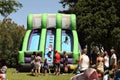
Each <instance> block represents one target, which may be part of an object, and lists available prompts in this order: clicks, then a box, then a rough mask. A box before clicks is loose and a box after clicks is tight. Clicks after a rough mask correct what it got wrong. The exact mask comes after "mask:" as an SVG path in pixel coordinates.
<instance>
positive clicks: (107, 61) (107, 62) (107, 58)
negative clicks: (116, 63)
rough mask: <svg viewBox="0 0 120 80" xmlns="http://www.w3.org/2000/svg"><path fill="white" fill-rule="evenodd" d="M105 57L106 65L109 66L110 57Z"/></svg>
mask: <svg viewBox="0 0 120 80" xmlns="http://www.w3.org/2000/svg"><path fill="white" fill-rule="evenodd" d="M104 59H105V62H104V64H105V66H106V67H109V57H108V56H105V57H104Z"/></svg>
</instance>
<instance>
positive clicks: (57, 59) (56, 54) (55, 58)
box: [54, 51, 61, 75]
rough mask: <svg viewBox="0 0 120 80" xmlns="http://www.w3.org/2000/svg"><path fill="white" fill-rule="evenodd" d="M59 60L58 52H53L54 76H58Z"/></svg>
mask: <svg viewBox="0 0 120 80" xmlns="http://www.w3.org/2000/svg"><path fill="white" fill-rule="evenodd" d="M60 58H61V57H60V54H59V53H58V51H55V55H54V66H55V75H59V74H60Z"/></svg>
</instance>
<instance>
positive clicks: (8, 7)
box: [0, 0, 22, 17]
mask: <svg viewBox="0 0 120 80" xmlns="http://www.w3.org/2000/svg"><path fill="white" fill-rule="evenodd" d="M21 7H22V4H21V3H19V2H18V1H16V0H0V14H1V15H2V16H4V17H7V16H8V15H10V14H11V13H13V12H16V11H17V10H18V9H19V8H21Z"/></svg>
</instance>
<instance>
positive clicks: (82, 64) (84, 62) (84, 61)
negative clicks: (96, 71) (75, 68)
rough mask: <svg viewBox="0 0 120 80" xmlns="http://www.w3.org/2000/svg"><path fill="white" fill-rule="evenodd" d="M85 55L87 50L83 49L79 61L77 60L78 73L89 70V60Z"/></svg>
mask: <svg viewBox="0 0 120 80" xmlns="http://www.w3.org/2000/svg"><path fill="white" fill-rule="evenodd" d="M86 54H87V50H86V49H84V50H83V51H82V55H81V56H80V59H79V68H80V72H84V71H85V70H86V69H88V68H89V64H90V60H89V57H88V56H87V55H86Z"/></svg>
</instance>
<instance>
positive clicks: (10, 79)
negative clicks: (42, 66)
mask: <svg viewBox="0 0 120 80" xmlns="http://www.w3.org/2000/svg"><path fill="white" fill-rule="evenodd" d="M6 76H7V80H70V78H71V77H72V76H74V74H65V75H62V74H60V75H59V76H56V75H53V74H48V75H46V76H43V74H41V75H39V76H38V77H37V76H31V73H30V72H20V73H15V69H14V68H9V69H8V70H7V74H6Z"/></svg>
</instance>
